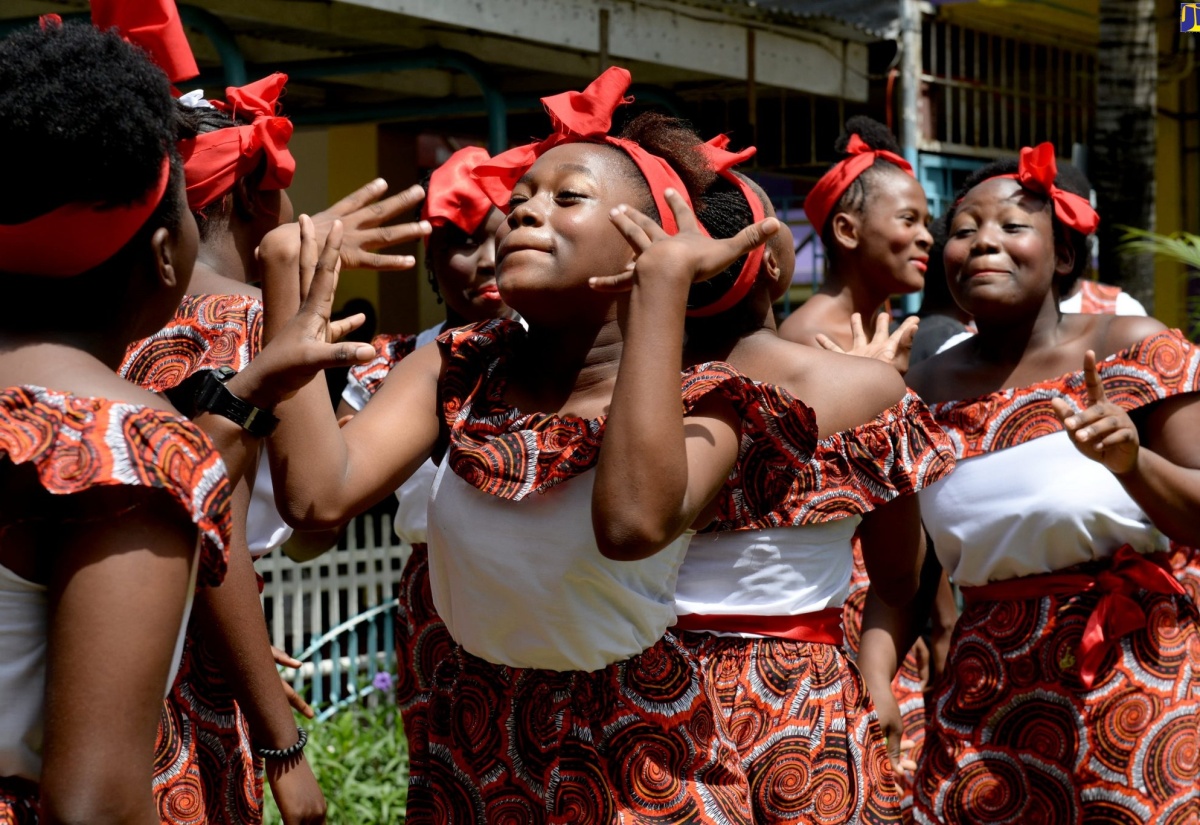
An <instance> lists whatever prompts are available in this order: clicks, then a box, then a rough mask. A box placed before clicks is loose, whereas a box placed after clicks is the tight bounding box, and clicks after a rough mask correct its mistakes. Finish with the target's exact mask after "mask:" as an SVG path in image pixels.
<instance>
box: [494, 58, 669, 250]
mask: <svg viewBox="0 0 1200 825" xmlns="http://www.w3.org/2000/svg"><path fill="white" fill-rule="evenodd" d="M631 81H632V77H631V76H630V74H629V72H628V71H626V70H625V69H622V68H620V67H619V66H613V67H611V68H609V69H607V70H606V71H605V72H604V73H603V74H602V75H600V76H599V77H598V78H596V79H595V80H593V81H592V82H591V84H590V85H589V86H588V87H587V88H586V89H584V90H583V91H582V92H563V93H562V94H558V95H553V96H551V97H543V98H542V105H543V106H545V107H546V113H547V114H549V115H550V120H551V123H552V124H553V126H554V133H553V134H552V135H550V136H549V137H548V138H546V139H545V140H543V141H540V142H536V143H530V144H527V145H525V146H518V147H517V148H515V149H509V150H508V151H507V152H502V153H501V154H499V155H496V157H494V158H492V161H491V162H490V163H484V164H481V165H479V166H477V167H475V172H474V175H475V177H476V178H477V179H478V180H479V185H480V187H481V188H482V189H483V191H484V192H486V193H487V195H488V197H489V198H491V200H492V203H494V204H496V206H498V207H500V208H501V209H502V210H505V211H507V210H508V200H509V198H510V197H511V195H512V190H513V188H514V187H515V186H516V185H517V181H519V180H520V179H521V177H522V176H523V175H524V174H525V173H526V172H528V171H529V168H530V167H531V166H533V164H534V162H535V161H536V160H537V159H538V158H539V157H541V156H542V155H543V154H545V153H546V152H547V151H549V150H550V149H553V148H554V147H555V146H558V145H560V144H563V143H606V144H608V145H609V146H616V147H617V148H619V149H622V150H623V151H624V152H625V153H626V154H628V155H629V157H630V158H632V159H633V162H634V163H635V164H636V165H637V168H638V169H639V170H640V171H641V173H642V175H643V177H645V178H646V183H647V184H649V186H650V194H651V195H653V196H654V205H655V206H656V207H657V208H658V215H659V218H660V219H661V221H662V226H663V229H665V230H666V231H667V234H669V235H674V234H675V233H676V232H678V231H679V227H677V226H676V225H675V216H674V214H673V213H672V212H671V207H670V205H669V204H668V203H667V199H666V195H665V194H664V193H665V191H666V190H667V189H668V188H670V189H674V190H675V191H676V192H678V193H679V196H680V197H681V198H683V199H684V200H685V201H687V202H688V205H689V206H691V199H690V198H689V197H688V192H687V187H685V186H684V185H683V181H682V180H681V179H680V177H679V175H678V174H677V173H676V172H675V170H674V169H672V168H671V165H670V164H669V163H667V162H666V161H665V160H663V159H662V158H660V157H658V156H657V155H653V154H651V153H650V152H647V151H646V150H645V149H643V148H642V147H641V146H639V145H638V144H637V143H635V142H634V141H632V140H622V139H621V138H615V137H612V136H610V135H609V134H608V131H609V129H611V128H612V117H613V113H614V112H615V111H616V110H617V107H618V106H622V105H624V104H626V103H632V102H633V98H627V97H625V92H626V90H627V89H628V88H629V84H630V82H631Z"/></svg>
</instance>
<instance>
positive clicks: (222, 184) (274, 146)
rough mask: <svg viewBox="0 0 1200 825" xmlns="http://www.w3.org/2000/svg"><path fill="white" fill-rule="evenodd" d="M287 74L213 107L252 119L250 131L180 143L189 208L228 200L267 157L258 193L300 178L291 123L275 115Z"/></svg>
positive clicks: (229, 92) (234, 91)
mask: <svg viewBox="0 0 1200 825" xmlns="http://www.w3.org/2000/svg"><path fill="white" fill-rule="evenodd" d="M286 83H287V75H285V74H283V73H281V72H276V73H275V74H273V75H270V76H269V77H264V78H263V79H262V80H257V81H255V82H254V83H250V84H247V85H245V86H241V87H237V88H235V87H233V86H231V87H229V88H228V89H226V90H225V101H224V102H222V101H219V100H214V101H212V104H213V106H214V107H216V108H217V109H220V110H221V111H222V112H226V113H228V114H229V116H230V117H236V116H237V114H238V113H239V112H245V113H249V114H251V115H253V116H254V121H253V122H252V123H250V124H249V125H246V126H229V127H227V128H225V129H218V130H216V131H215V132H205V133H204V134H201V135H197V136H196V137H194V138H188V139H186V140H181V141H179V154H180V155H182V156H183V165H184V173H185V175H186V177H187V198H188V208H190V209H191V210H192V211H193V212H197V211H199V210H201V209H203V208H204V207H206V206H208V205H209V204H210V203H212V202H213V201H215V200H217V199H218V198H221V197H224V196H225V194H226V193H227V192H229V191H230V190H231V189H232V188H233V185H234V184H235V183H237V181H238V180H239V179H241V178H243V177H245V176H246V175H249V174H250V173H251V172H253V171H254V170H255V168H257V166H258V163H259V159H260V158H261V157H264V156H265V157H266V159H267V170H266V174H264V175H263V180H262V183H261V184H260V185H259V189H287V188H288V187H289V186H291V185H292V177H293V176H294V175H295V174H296V159H295V158H294V157H292V153H291V151H290V150H289V149H288V141H289V140H291V137H292V128H293V127H292V122H291V121H290V120H288V119H287V118H285V117H279V116H277V115H276V107H277V106H278V104H279V96H280V93H281V92H282V91H283V87H284V84H286Z"/></svg>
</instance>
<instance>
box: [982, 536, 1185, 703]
mask: <svg viewBox="0 0 1200 825" xmlns="http://www.w3.org/2000/svg"><path fill="white" fill-rule="evenodd" d="M1089 590H1095V591H1096V592H1098V593H1100V594H1101V595H1100V598H1099V600H1098V601H1097V602H1096V607H1095V608H1094V609H1093V610H1092V615H1091V616H1089V617H1088V621H1087V624H1086V625H1085V626H1084V628H1083V638H1082V639H1081V640H1080V642H1079V656H1078V662H1079V681H1080V682H1082V683H1083V686H1084V687H1085V688H1088V689H1089V690H1090V689H1091V688H1092V686H1093V685H1094V684H1095V683H1096V672H1097V670H1098V669H1099V667H1100V663H1101V662H1102V661H1104V654H1105V653H1107V652H1108V649H1109V648H1110V647H1112V646H1113V645H1114V644H1116V642H1117V640H1118V639H1120V638H1121V637H1122V636H1126V635H1128V634H1130V633H1132V632H1133V631H1135V630H1137V629H1139V628H1142V627H1145V626H1146V614H1145V612H1144V611H1143V610H1142V607H1141V605H1139V604H1138V603H1137V602H1136V601H1134V600H1133V599H1132V598H1130V597H1131V596H1132V595H1133V594H1134V593H1136V592H1137V591H1139V590H1146V591H1148V592H1150V593H1162V594H1165V595H1183V594H1184V593H1185V592H1186V591H1184V589H1183V587H1182V586H1181V585H1180V584H1179V582H1178V581H1176V579H1175V577H1174V576H1172V575H1171V574H1170V572H1168V571H1167V570H1165V569H1163V567H1161V566H1160V565H1158V564H1155V563H1154V561H1152V560H1151V559H1149V558H1147V557H1146V556H1144V555H1142V554H1140V553H1138V552H1137V551H1136V550H1134V549H1133V548H1132V547H1130V546H1129V545H1128V544H1126V545H1124V546H1122V547H1121V548H1120V549H1119V550H1117V552H1116V553H1115V554H1114V555H1113V557H1112V562H1111V566H1110V567H1109V568H1107V569H1106V570H1102V571H1101V572H1099V573H1097V574H1094V575H1090V574H1087V573H1046V574H1043V575H1038V576H1027V577H1024V578H1020V579H1012V580H1009V581H1002V582H996V583H995V584H985V585H982V586H980V587H964V588H963V598H964V599H966V600H967V601H968V602H977V601H1001V600H1008V599H1018V600H1020V599H1039V598H1041V597H1043V596H1050V595H1070V594H1075V593H1085V592H1087V591H1089Z"/></svg>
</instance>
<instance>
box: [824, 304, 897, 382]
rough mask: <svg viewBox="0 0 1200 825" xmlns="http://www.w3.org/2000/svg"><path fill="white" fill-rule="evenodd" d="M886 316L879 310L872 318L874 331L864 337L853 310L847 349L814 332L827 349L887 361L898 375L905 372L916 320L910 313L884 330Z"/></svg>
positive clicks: (856, 314) (861, 326)
mask: <svg viewBox="0 0 1200 825" xmlns="http://www.w3.org/2000/svg"><path fill="white" fill-rule="evenodd" d="M890 320H891V319H890V318H889V317H888V315H887V313H885V312H881V313H879V316H878V317H877V318H876V319H875V333H874V334H873V335H872V336H871V337H870V338H867V333H866V331H865V330H864V329H863V322H862V315H860V314H859V313H857V312H855V313H854V314H853V315H851V316H850V334H851V340H852V341H853V343H852V344H851V347H850V349H849V350H844V349H842V348H841V347H839V346H838V345H837V343H836V342H835V341H834V340H833V339H832V338H830V337H829V336H827V335H824V334H822V333H817V343H818V344H819V345H820V346H821V347H822V348H823V349H827V350H829V351H830V352H840V353H843V354H846V355H858V356H862V357H864V358H874V359H876V360H878V361H883V362H884V363H885V364H891V365H892V366H893V367H895V369H896V371H897V372H899V373H900V374H901V375H904V373H906V372H908V359H909V356H910V355H911V354H912V345H913V339H914V338H915V337H916V335H917V326H918V325H919V324H920V319H918V318H917V316H915V315H910V316H908V317H907V318H905V319H904V321H902V322H901V324H900V326H899V327H897V328H896V331H895V332H893V333H888V324H889V322H890Z"/></svg>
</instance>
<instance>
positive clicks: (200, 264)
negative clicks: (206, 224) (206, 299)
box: [192, 221, 262, 292]
mask: <svg viewBox="0 0 1200 825" xmlns="http://www.w3.org/2000/svg"><path fill="white" fill-rule="evenodd" d="M251 234H252V233H249V232H246V231H242V230H241V229H240V222H237V221H231V222H230V225H229V226H228V227H227V228H225V229H223V230H218V231H217V232H215V233H214V234H213V235H212V236H211V237H209V238H207V239H205V240H204V241H203V242H202V243H201V244H200V249H199V250H198V251H197V253H196V270H195V275H201V273H202V270H203V269H204V268H207V269H208V270H210V271H211V272H212V273H214V274H217V275H221V276H223V277H225V278H228V279H230V280H232V281H238V282H240V283H243V284H244V283H249V281H250V273H252V272H254V271H255V269H254V250H255V247H257V246H258V244H259V242H261V241H262V238H259V237H251ZM195 275H194V276H193V277H195ZM192 291H193V292H198V291H200V290H197V289H193V290H192Z"/></svg>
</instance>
